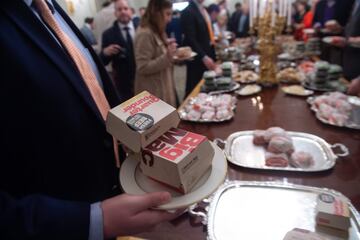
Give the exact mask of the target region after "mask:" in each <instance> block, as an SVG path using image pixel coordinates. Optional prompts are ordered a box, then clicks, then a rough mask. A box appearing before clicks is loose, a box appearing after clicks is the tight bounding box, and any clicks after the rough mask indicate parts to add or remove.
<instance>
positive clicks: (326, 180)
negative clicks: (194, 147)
mask: <svg viewBox="0 0 360 240" xmlns="http://www.w3.org/2000/svg"><path fill="white" fill-rule="evenodd" d="M198 92H199V86H198V87H197V88H196V89H195V90H194V91H193V93H192V94H191V95H196V94H197V93H198ZM272 126H279V127H282V128H284V129H286V130H288V131H298V132H305V133H310V134H314V135H317V136H319V137H321V138H323V139H324V140H326V141H327V142H328V143H330V144H334V143H342V144H344V145H345V146H347V147H348V148H349V150H350V155H349V156H348V157H344V158H339V159H338V160H337V163H336V165H335V167H334V168H333V169H331V170H328V171H325V172H319V173H300V172H283V171H265V170H261V171H259V170H252V169H246V168H242V167H238V166H235V165H233V164H231V163H229V168H228V177H229V179H230V180H244V181H280V182H288V183H294V184H300V185H309V186H316V187H321V188H330V189H335V190H337V191H339V192H341V193H343V194H344V195H346V196H347V197H348V198H350V200H351V201H352V203H353V205H354V206H355V207H356V208H357V210H360V131H359V130H351V129H345V128H340V127H334V126H329V125H325V124H323V123H321V122H320V121H319V120H317V119H316V118H315V115H314V113H313V112H312V111H311V110H310V108H309V105H308V104H307V103H306V98H303V97H294V96H289V95H285V94H284V93H283V92H282V91H281V89H280V88H279V87H273V88H266V89H263V91H262V92H261V93H260V94H259V95H254V96H249V97H238V102H237V108H236V113H235V117H234V119H232V120H230V121H228V122H224V123H213V124H204V123H190V122H185V121H183V122H181V124H180V126H179V127H180V128H183V129H186V130H189V131H192V132H195V133H199V134H203V135H205V136H207V137H208V138H209V139H211V140H213V139H215V138H221V139H224V140H225V139H226V138H227V137H228V136H229V135H230V134H232V133H234V132H237V131H245V130H255V129H266V128H268V127H272ZM139 236H140V237H143V238H146V239H157V240H161V239H175V240H176V239H206V228H205V227H203V226H202V225H201V223H200V222H199V220H197V219H192V218H191V217H190V216H189V215H188V214H184V215H183V216H182V217H180V218H178V219H177V220H175V221H172V222H170V223H164V224H161V225H159V226H158V227H157V228H156V229H155V230H154V231H153V232H151V233H144V234H141V235H139Z"/></svg>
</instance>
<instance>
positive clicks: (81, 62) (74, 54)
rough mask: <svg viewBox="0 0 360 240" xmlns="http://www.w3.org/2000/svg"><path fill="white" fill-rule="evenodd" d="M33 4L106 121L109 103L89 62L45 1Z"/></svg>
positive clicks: (116, 154) (117, 152) (116, 153)
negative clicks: (61, 46)
mask: <svg viewBox="0 0 360 240" xmlns="http://www.w3.org/2000/svg"><path fill="white" fill-rule="evenodd" d="M34 4H35V6H36V8H37V10H38V12H39V14H40V16H41V18H42V19H43V21H44V22H45V23H46V24H47V25H48V27H49V28H51V30H52V31H53V32H54V33H55V34H56V36H57V37H58V40H59V41H60V42H61V43H62V44H63V46H64V48H65V49H66V50H67V52H68V54H69V55H70V57H71V58H72V60H73V61H74V63H75V65H76V67H77V69H78V70H79V72H80V75H81V76H82V79H83V80H84V82H85V84H86V86H87V88H88V89H89V91H90V94H91V96H92V98H93V100H94V102H95V103H96V106H97V107H98V109H99V111H100V113H101V116H102V118H103V119H104V121H105V120H106V117H107V114H108V112H109V110H110V105H109V102H108V101H107V99H106V97H105V93H104V91H103V90H102V88H101V87H100V84H99V82H98V80H97V77H96V75H95V73H94V71H93V69H92V68H91V66H90V64H89V62H88V61H87V60H86V58H85V57H84V56H83V54H82V52H81V51H80V49H78V47H77V46H76V45H75V43H74V42H73V41H72V40H71V38H70V37H69V36H68V35H67V34H66V33H65V32H64V31H63V30H62V29H61V27H60V26H59V24H58V23H57V22H56V20H55V18H54V15H53V14H52V12H51V10H50V8H49V6H48V5H47V3H46V2H45V0H34ZM117 146H118V145H117V141H116V140H115V139H114V153H115V158H116V164H117V166H119V164H120V162H119V150H118V147H117Z"/></svg>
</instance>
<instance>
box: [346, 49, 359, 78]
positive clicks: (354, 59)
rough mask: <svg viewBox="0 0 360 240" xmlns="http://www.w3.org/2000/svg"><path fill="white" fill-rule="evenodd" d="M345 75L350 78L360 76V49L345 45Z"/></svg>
mask: <svg viewBox="0 0 360 240" xmlns="http://www.w3.org/2000/svg"><path fill="white" fill-rule="evenodd" d="M343 67H344V75H345V78H346V79H348V80H352V79H354V78H357V77H359V76H360V49H359V48H352V47H345V48H344V53H343Z"/></svg>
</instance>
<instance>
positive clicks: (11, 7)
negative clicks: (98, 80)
mask: <svg viewBox="0 0 360 240" xmlns="http://www.w3.org/2000/svg"><path fill="white" fill-rule="evenodd" d="M2 6H3V10H4V12H5V14H7V15H8V16H9V17H10V19H11V20H12V21H13V22H14V23H15V24H16V25H17V26H18V27H19V28H20V29H21V30H22V31H23V32H24V33H25V34H26V35H27V36H28V37H29V38H30V39H31V40H32V41H33V42H34V43H35V44H36V45H37V46H38V47H39V48H40V49H41V50H42V51H43V52H44V53H45V55H46V56H47V57H48V58H49V61H52V62H53V63H54V65H55V66H56V67H57V68H58V69H59V70H60V71H61V72H62V73H63V74H64V76H65V78H66V79H67V80H68V81H69V82H70V83H71V84H72V86H73V87H74V88H75V89H76V91H77V92H78V94H79V95H80V96H81V97H82V99H83V100H84V101H85V103H86V105H88V107H90V108H91V109H92V111H93V112H94V114H95V115H96V117H97V118H98V119H99V120H100V121H101V122H102V123H104V121H103V119H102V117H101V115H100V112H99V110H98V109H97V106H96V104H95V102H94V101H93V98H92V96H91V94H90V92H89V90H88V89H87V86H86V85H85V83H84V82H83V81H82V80H81V76H80V74H79V73H78V70H77V69H76V67H75V66H74V65H73V64H72V63H71V59H70V58H69V57H68V55H67V54H66V53H65V52H64V50H63V49H62V48H61V46H59V44H58V43H57V42H56V41H55V40H54V39H53V37H52V36H51V35H50V34H49V32H48V30H47V29H46V28H45V26H43V24H42V23H40V22H39V21H40V20H39V19H38V18H37V17H36V16H35V15H34V14H33V13H32V12H31V9H29V8H28V6H26V5H25V3H24V2H23V1H5V3H4V4H3V5H1V6H0V7H2Z"/></svg>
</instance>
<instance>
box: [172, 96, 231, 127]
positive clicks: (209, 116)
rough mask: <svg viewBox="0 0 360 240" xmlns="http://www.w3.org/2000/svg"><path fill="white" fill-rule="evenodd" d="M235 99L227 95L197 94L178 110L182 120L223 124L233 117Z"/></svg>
mask: <svg viewBox="0 0 360 240" xmlns="http://www.w3.org/2000/svg"><path fill="white" fill-rule="evenodd" d="M235 108H236V98H235V97H234V96H231V95H229V94H219V95H209V94H206V93H199V94H198V95H197V96H196V97H193V98H190V99H189V100H188V101H187V102H186V103H185V105H184V106H183V107H181V108H180V109H179V111H178V112H179V115H180V118H181V119H182V120H185V121H191V122H202V123H210V122H224V121H228V120H230V119H232V118H233V117H234V110H235Z"/></svg>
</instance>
